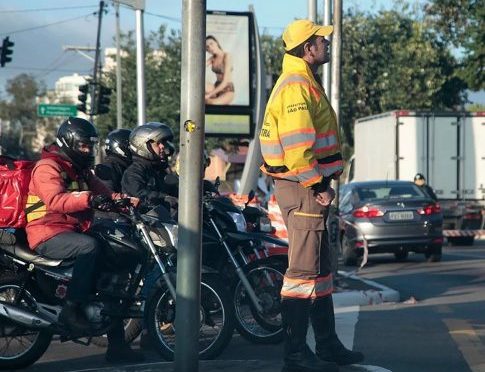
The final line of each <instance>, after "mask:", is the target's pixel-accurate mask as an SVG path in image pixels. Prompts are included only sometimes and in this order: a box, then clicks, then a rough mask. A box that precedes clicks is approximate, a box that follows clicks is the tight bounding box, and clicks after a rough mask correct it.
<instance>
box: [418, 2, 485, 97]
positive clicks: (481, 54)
mask: <svg viewBox="0 0 485 372" xmlns="http://www.w3.org/2000/svg"><path fill="white" fill-rule="evenodd" d="M424 10H425V13H426V14H427V16H428V18H429V23H430V26H431V27H432V28H433V29H434V31H435V32H436V34H437V35H438V36H439V37H440V38H441V39H442V40H443V41H444V42H445V43H448V44H449V45H450V46H454V47H455V48H459V50H461V51H462V52H463V58H462V59H461V61H460V62H461V63H460V66H459V72H458V75H459V76H460V77H461V78H462V79H463V80H464V81H465V82H466V83H467V84H468V88H469V89H471V90H475V91H478V90H481V89H485V73H484V72H485V71H484V65H485V0H430V1H429V3H428V4H426V5H425V7H424Z"/></svg>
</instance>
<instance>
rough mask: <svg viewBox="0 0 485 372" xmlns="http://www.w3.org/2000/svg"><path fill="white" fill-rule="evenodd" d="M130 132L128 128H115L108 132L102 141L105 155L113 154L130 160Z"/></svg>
mask: <svg viewBox="0 0 485 372" xmlns="http://www.w3.org/2000/svg"><path fill="white" fill-rule="evenodd" d="M130 134H131V130H130V129H115V130H113V131H111V132H109V133H108V135H107V136H106V140H105V141H104V144H105V147H104V151H105V152H106V155H114V156H117V157H119V158H121V159H123V160H126V161H128V162H130V161H131V152H130V142H129V139H130Z"/></svg>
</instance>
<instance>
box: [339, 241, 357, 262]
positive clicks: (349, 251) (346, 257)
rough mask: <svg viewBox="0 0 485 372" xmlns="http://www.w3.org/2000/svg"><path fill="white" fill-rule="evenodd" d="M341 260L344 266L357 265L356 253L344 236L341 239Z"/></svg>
mask: <svg viewBox="0 0 485 372" xmlns="http://www.w3.org/2000/svg"><path fill="white" fill-rule="evenodd" d="M342 258H343V261H344V265H346V266H356V265H357V259H358V257H357V253H356V252H355V249H354V247H353V245H352V244H351V243H350V242H349V239H348V238H347V237H346V236H345V235H344V237H343V238H342Z"/></svg>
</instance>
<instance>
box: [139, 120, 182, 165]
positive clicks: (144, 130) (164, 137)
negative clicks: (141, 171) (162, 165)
mask: <svg viewBox="0 0 485 372" xmlns="http://www.w3.org/2000/svg"><path fill="white" fill-rule="evenodd" d="M172 140H173V131H172V129H170V127H169V126H168V125H167V124H163V123H158V122H151V123H146V124H143V125H140V126H139V127H136V128H135V129H133V130H132V131H131V134H130V150H131V152H132V154H136V155H138V156H140V157H142V158H144V159H147V160H152V161H160V160H162V162H166V161H167V160H168V157H169V156H171V155H173V153H174V152H175V147H174V146H173V144H172V142H171V141H172ZM153 142H156V143H163V145H164V146H165V151H164V153H163V154H161V155H162V156H160V155H157V154H156V153H155V152H154V151H153V148H152V143H153Z"/></svg>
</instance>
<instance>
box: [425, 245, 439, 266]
mask: <svg viewBox="0 0 485 372" xmlns="http://www.w3.org/2000/svg"><path fill="white" fill-rule="evenodd" d="M441 251H442V246H441V245H437V246H433V247H431V248H428V250H427V251H426V253H425V254H424V256H425V257H426V260H427V261H428V262H440V261H441Z"/></svg>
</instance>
